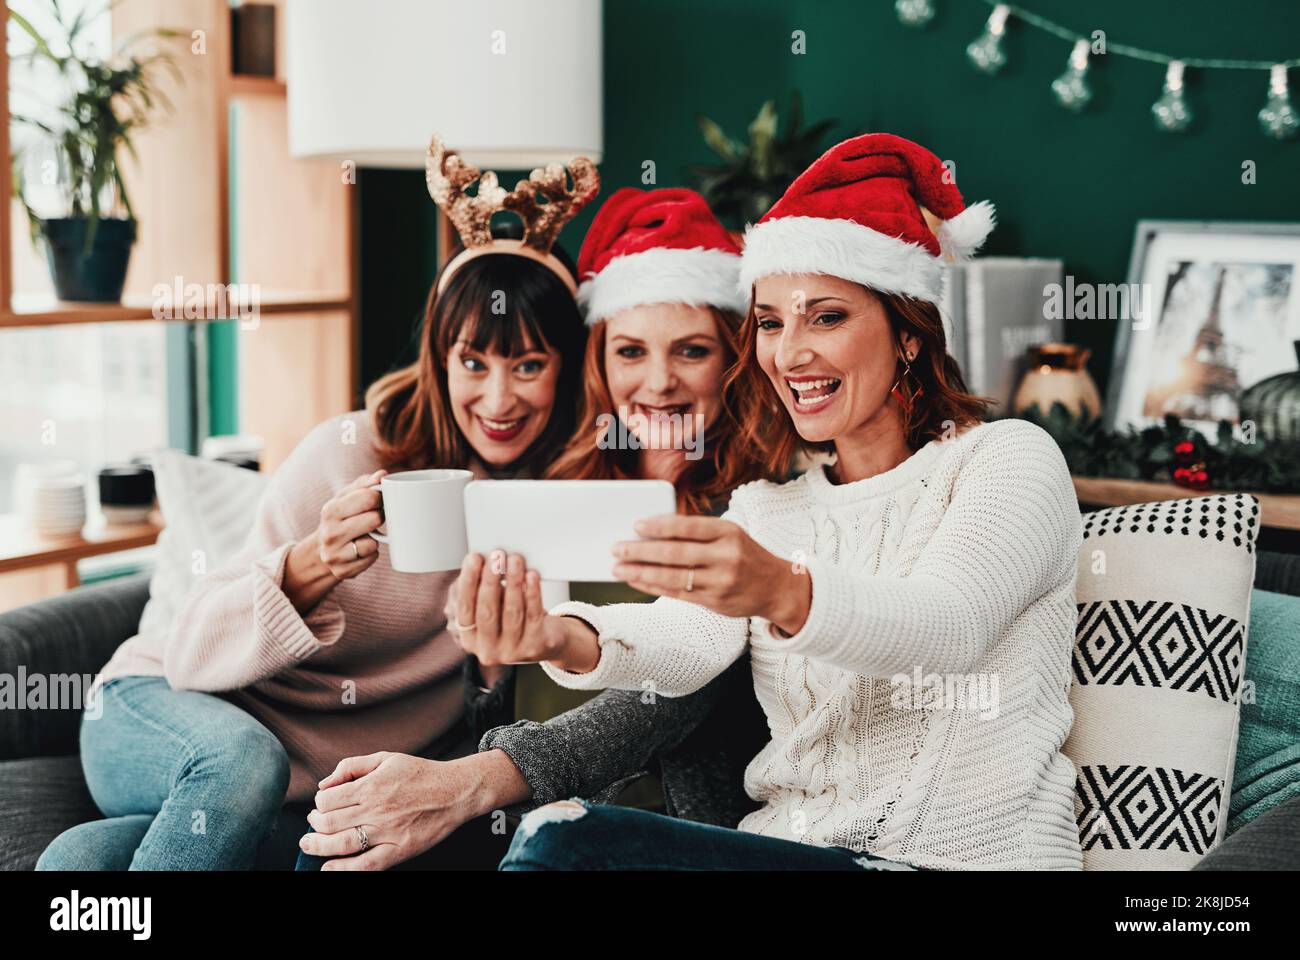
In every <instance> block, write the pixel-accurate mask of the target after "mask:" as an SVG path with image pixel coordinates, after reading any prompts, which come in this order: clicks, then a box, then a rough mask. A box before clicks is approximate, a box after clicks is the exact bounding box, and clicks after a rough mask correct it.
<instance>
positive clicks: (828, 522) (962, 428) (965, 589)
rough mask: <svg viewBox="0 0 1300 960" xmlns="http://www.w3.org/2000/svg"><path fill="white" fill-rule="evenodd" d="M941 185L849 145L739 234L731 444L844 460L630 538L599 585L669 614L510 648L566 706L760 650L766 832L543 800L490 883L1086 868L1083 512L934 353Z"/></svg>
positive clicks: (544, 622) (568, 629) (755, 825)
mask: <svg viewBox="0 0 1300 960" xmlns="http://www.w3.org/2000/svg"><path fill="white" fill-rule="evenodd" d="M949 181H950V178H949V177H948V176H946V170H945V168H944V166H943V164H942V163H941V162H940V161H939V159H938V158H937V157H935V156H934V155H933V154H932V153H930V152H929V151H928V150H925V149H924V148H922V147H919V146H917V145H916V144H914V143H911V142H910V141H907V140H904V139H901V138H899V137H895V136H890V135H886V134H869V135H865V136H860V137H856V138H854V139H852V140H848V141H845V142H844V143H841V144H839V145H838V146H836V147H834V148H832V149H831V150H830V151H828V152H827V153H826V154H825V155H824V156H822V157H821V158H820V159H819V160H818V161H817V162H816V163H814V164H813V166H812V167H810V168H809V169H808V170H807V171H806V172H805V173H804V174H803V175H802V176H800V177H799V178H798V179H797V180H796V181H795V182H794V183H793V184H792V185H791V187H790V189H789V190H788V191H787V192H786V194H785V196H784V197H782V198H781V200H780V201H778V203H777V204H776V205H775V206H774V207H773V208H772V210H771V211H769V212H768V214H767V215H766V216H764V217H763V218H762V219H761V220H760V221H759V223H758V224H756V225H755V226H753V227H752V228H750V230H749V232H748V234H747V238H746V245H745V249H744V254H743V259H742V266H741V288H742V290H743V291H745V292H746V293H749V294H752V300H751V304H750V306H749V311H748V313H747V316H746V321H745V324H744V326H743V327H742V331H741V338H742V348H743V349H744V350H745V351H746V352H747V354H748V355H749V356H750V357H752V361H751V362H750V363H749V364H748V365H747V366H746V369H747V371H748V374H747V375H748V376H750V377H751V378H752V380H753V382H755V383H756V384H758V385H760V386H761V387H762V389H763V390H764V396H765V398H766V410H765V412H764V413H763V414H762V415H759V416H757V417H755V418H754V419H753V420H751V421H750V422H748V423H747V424H746V430H747V436H748V437H749V439H750V442H751V443H752V444H753V445H754V446H755V447H756V448H758V449H762V450H763V451H764V453H765V455H767V456H770V457H773V458H779V457H780V456H782V455H783V454H784V453H785V452H787V451H788V450H790V449H792V448H794V447H795V446H796V445H803V446H805V447H821V448H828V449H830V450H832V451H833V452H834V462H833V463H832V464H831V465H828V466H827V465H819V466H817V467H815V468H813V469H811V470H809V471H808V472H807V473H806V474H804V475H803V476H801V477H800V478H799V479H797V480H794V481H792V482H789V483H785V484H775V483H770V482H767V481H757V482H755V483H751V484H748V485H746V486H744V487H741V488H740V489H738V490H737V491H736V492H735V493H734V494H733V495H732V498H731V502H730V506H729V508H728V510H727V513H726V514H725V515H724V516H723V517H722V518H713V517H682V516H667V517H660V518H656V519H654V520H652V521H647V522H644V523H642V524H641V525H640V526H639V528H638V532H639V533H640V534H641V536H642V537H644V538H645V539H642V540H640V541H634V542H628V543H624V544H621V545H619V546H618V547H617V548H616V555H617V556H618V557H619V561H620V562H619V565H618V566H616V568H615V573H616V575H618V576H620V577H621V579H623V580H624V581H626V582H627V583H629V584H630V585H632V586H633V587H635V588H637V589H640V590H642V591H645V592H649V593H653V594H657V595H658V596H659V597H660V599H659V600H657V601H656V602H654V603H652V604H617V605H611V606H605V607H594V606H590V605H586V604H582V603H568V604H562V605H560V606H557V607H555V608H553V609H552V611H551V613H550V614H546V613H544V611H541V610H535V612H534V613H533V614H532V615H530V616H529V617H527V618H526V620H525V622H524V624H523V625H522V626H521V627H519V629H517V630H514V631H512V635H511V636H503V637H501V638H500V639H499V641H498V646H499V649H498V651H497V653H496V656H499V657H500V658H501V659H503V660H507V661H518V660H527V659H534V660H539V661H542V662H543V665H544V668H545V670H546V672H547V673H548V674H549V675H550V676H551V677H552V678H553V679H554V680H556V681H557V682H558V683H560V684H563V685H565V686H569V687H574V688H603V687H618V688H623V689H631V690H639V689H643V688H644V685H646V684H653V687H654V689H655V690H656V691H657V692H658V693H659V694H661V695H663V696H669V697H672V696H682V695H685V694H689V693H690V692H692V691H693V690H697V689H699V688H700V687H701V686H702V685H704V684H705V683H707V682H708V681H709V680H710V679H711V678H712V677H715V676H717V675H718V674H719V673H721V672H722V671H723V670H724V669H726V667H727V666H728V665H729V664H730V663H732V662H733V661H735V660H736V659H737V658H739V657H740V656H741V655H742V654H744V653H745V652H746V651H748V652H749V654H750V659H751V663H752V667H753V679H754V686H755V690H756V692H757V695H758V699H759V702H760V703H761V704H762V706H763V708H764V710H765V712H766V714H767V719H768V725H769V728H770V734H771V738H770V740H769V742H768V744H767V745H766V746H765V747H764V748H763V749H762V750H761V751H760V752H759V753H758V755H757V756H756V757H754V759H753V760H752V762H751V763H750V764H749V766H748V768H747V770H746V775H745V787H746V790H747V792H748V793H749V795H750V796H751V797H752V798H753V799H754V800H755V801H757V802H759V803H760V804H761V805H762V806H761V807H760V809H758V810H757V811H755V812H754V813H751V814H750V815H748V816H747V817H745V818H744V820H742V821H741V823H740V825H739V826H740V829H739V831H729V830H724V829H718V828H715V827H710V826H707V825H700V824H689V823H682V822H680V821H674V820H670V819H668V818H664V817H658V816H656V815H653V814H648V813H645V812H642V811H634V810H623V809H610V808H599V807H592V806H590V805H588V804H586V803H572V802H570V803H561V804H552V805H550V806H548V807H544V808H542V809H541V810H538V811H536V812H535V813H533V814H530V816H529V817H528V818H525V820H524V821H523V823H522V824H521V826H520V828H519V830H518V831H517V833H516V835H515V839H514V842H513V844H512V846H511V851H510V853H509V854H508V855H507V857H506V859H505V860H504V861H502V867H503V868H504V869H557V868H558V869H563V868H590V867H618V866H625V867H637V868H653V867H663V868H668V869H673V868H706V869H707V868H771V867H783V866H786V867H800V868H819V867H820V868H827V869H859V868H862V867H867V868H871V867H880V866H881V865H882V859H878V858H883V862H884V864H885V865H888V866H897V865H907V866H911V867H918V868H938V869H990V868H992V869H999V868H1000V869H1063V870H1069V869H1075V870H1077V869H1080V868H1081V865H1082V857H1081V852H1080V845H1079V837H1078V831H1077V828H1076V826H1075V821H1074V781H1075V773H1074V767H1073V765H1072V763H1071V762H1070V760H1069V759H1068V758H1067V757H1066V756H1065V755H1064V754H1063V753H1062V750H1061V748H1062V745H1063V743H1064V741H1065V737H1066V734H1067V732H1068V730H1069V726H1070V719H1071V711H1070V705H1069V702H1068V700H1067V691H1068V689H1069V679H1070V672H1069V668H1070V657H1071V651H1072V648H1073V641H1074V628H1075V592H1074V590H1075V577H1076V563H1077V557H1078V550H1079V547H1080V545H1081V539H1082V524H1081V520H1080V515H1079V509H1078V503H1077V500H1076V498H1075V495H1074V490H1073V487H1072V484H1071V480H1070V475H1069V471H1068V469H1067V467H1066V464H1065V461H1064V458H1063V457H1062V455H1061V452H1060V450H1059V449H1058V448H1057V446H1056V444H1055V443H1054V442H1053V441H1052V439H1051V437H1050V436H1049V435H1048V434H1047V433H1046V432H1044V431H1043V430H1041V429H1040V428H1038V427H1036V426H1034V425H1032V424H1030V423H1028V422H1027V421H1022V420H1014V419H1009V420H999V421H993V422H983V421H982V419H981V414H982V413H983V411H984V401H983V400H982V399H981V398H979V397H975V396H972V395H970V394H969V393H968V392H967V390H966V388H965V385H964V383H963V382H962V378H961V375H960V373H959V371H958V369H957V367H956V365H955V364H954V362H953V360H952V359H951V357H949V356H948V354H947V350H946V346H945V342H944V336H943V328H942V325H941V323H940V319H939V313H938V311H937V309H936V308H935V306H934V304H935V302H936V301H937V300H938V299H939V294H940V285H941V282H942V274H941V259H942V257H943V256H944V255H945V254H948V255H952V256H966V255H968V254H970V253H971V252H973V250H974V249H975V248H977V247H978V246H979V245H980V243H981V242H982V241H983V239H984V237H985V236H986V235H987V234H988V232H989V231H990V229H991V228H992V226H993V212H992V208H991V207H989V206H988V205H987V204H976V205H973V206H971V207H967V206H966V205H965V204H964V203H963V202H962V198H961V195H960V194H959V193H958V191H957V188H956V186H955V185H954V184H952V183H951V182H949ZM923 206H924V207H925V208H927V209H928V211H929V212H930V214H932V215H933V216H934V217H936V218H937V219H938V221H939V225H938V228H937V231H932V229H931V228H930V226H929V225H928V223H927V220H926V217H925V214H924V213H923V210H922V207H923ZM750 351H752V353H750ZM531 579H535V577H534V578H530V580H531ZM496 582H497V581H496V580H495V579H491V580H490V579H489V578H487V577H484V578H483V580H482V581H481V584H480V590H483V589H491V585H492V584H495V583H496ZM462 589H463V585H462ZM534 606H536V605H534ZM977 690H978V691H982V694H981V695H979V696H978V697H976V696H973V695H972V696H968V694H972V693H973V691H977ZM957 694H961V695H960V696H958V695H957Z"/></svg>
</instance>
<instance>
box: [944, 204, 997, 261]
mask: <svg viewBox="0 0 1300 960" xmlns="http://www.w3.org/2000/svg"><path fill="white" fill-rule="evenodd" d="M997 224H998V220H997V214H996V211H994V209H993V204H991V203H989V202H988V201H987V200H981V201H980V202H979V203H972V204H971V205H970V206H969V207H967V208H966V209H965V210H963V211H962V212H961V213H959V214H957V216H955V217H952V218H951V219H949V220H945V221H943V223H941V224H940V225H939V246H940V247H941V248H942V249H943V252H944V253H946V254H949V255H950V256H951V257H953V258H954V259H956V260H965V259H966V258H967V257H970V256H971V255H973V254H974V253H975V251H976V250H978V249H979V248H980V247H982V246H983V245H984V241H985V240H986V239H987V238H988V235H989V234H990V233H992V232H993V228H994V227H996V226H997Z"/></svg>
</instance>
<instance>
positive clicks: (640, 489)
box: [465, 480, 677, 582]
mask: <svg viewBox="0 0 1300 960" xmlns="http://www.w3.org/2000/svg"><path fill="white" fill-rule="evenodd" d="M676 511H677V495H676V493H675V492H674V490H673V485H672V484H671V483H669V482H668V481H667V480H475V481H473V482H471V483H469V484H467V485H466V487H465V533H466V538H467V540H468V541H469V550H470V553H480V554H483V555H484V556H487V555H488V554H489V553H491V552H492V551H493V550H505V551H506V552H507V553H518V554H522V555H523V557H524V559H525V560H526V561H527V562H528V566H529V567H531V568H532V569H534V570H536V571H537V572H538V573H540V574H541V576H542V579H543V580H569V581H585V582H593V581H595V582H599V581H607V582H608V581H613V580H614V579H615V577H614V575H613V574H612V573H611V572H610V570H611V568H612V567H613V566H614V563H615V560H614V556H613V554H611V553H610V550H611V549H612V548H613V546H614V544H615V543H617V542H618V541H620V540H637V539H639V538H638V537H637V534H636V531H635V530H634V529H633V524H635V523H636V522H637V521H638V520H642V519H644V518H646V517H654V516H659V515H661V514H665V513H676Z"/></svg>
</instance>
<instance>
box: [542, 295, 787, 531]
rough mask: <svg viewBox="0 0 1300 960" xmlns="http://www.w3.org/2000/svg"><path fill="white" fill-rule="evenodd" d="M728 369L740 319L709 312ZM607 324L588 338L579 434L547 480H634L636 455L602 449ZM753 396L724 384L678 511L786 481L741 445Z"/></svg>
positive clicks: (744, 387)
mask: <svg viewBox="0 0 1300 960" xmlns="http://www.w3.org/2000/svg"><path fill="white" fill-rule="evenodd" d="M710 312H711V313H712V314H713V317H714V321H715V323H716V325H717V329H718V336H719V339H720V340H721V341H722V344H723V350H724V351H725V352H726V354H727V361H728V366H729V367H734V366H735V363H736V360H737V358H738V357H739V356H740V355H741V350H740V343H741V340H740V336H741V318H740V316H739V314H735V313H732V312H730V311H727V310H720V309H717V308H710ZM607 327H608V324H606V323H603V322H602V323H597V324H596V325H595V326H594V327H593V328H592V331H591V334H590V336H588V338H587V354H586V358H585V359H584V360H583V378H582V381H583V385H582V398H581V399H580V400H579V402H578V429H577V431H576V432H575V433H574V435H573V437H572V438H571V439H570V440H569V442H568V444H567V445H566V446H565V448H564V452H563V453H561V454H560V456H559V457H557V458H556V460H555V462H554V463H553V464H551V467H550V469H549V470H548V471H547V476H548V477H556V478H560V479H568V480H630V479H635V478H636V476H637V451H635V450H619V449H615V445H614V444H607V447H608V448H607V449H603V450H602V449H601V443H600V440H601V438H602V435H603V430H605V429H608V428H607V427H602V426H601V425H600V418H601V416H602V415H605V416H606V417H607V419H612V418H614V417H616V416H617V414H616V412H615V410H614V398H613V397H612V396H611V395H610V392H609V381H608V379H607V378H606V376H605V331H606V328H607ZM757 399H758V398H757V396H756V395H755V394H754V393H753V391H752V387H751V385H750V384H748V383H742V382H739V381H733V382H732V383H730V384H724V387H723V392H722V409H721V411H720V413H719V414H718V419H717V421H716V422H715V423H714V424H713V425H712V426H710V427H709V429H708V430H707V431H706V433H705V435H704V444H705V447H704V455H703V456H702V457H700V459H698V460H695V461H692V462H690V465H689V466H688V467H687V468H686V470H685V471H684V472H683V473H682V474H681V475H680V476H679V477H678V478H677V481H676V487H677V504H678V509H679V510H681V511H683V512H685V513H710V512H712V511H714V510H716V508H717V507H718V506H721V505H725V502H726V498H727V497H728V496H729V495H730V493H731V491H732V490H734V489H735V488H736V487H738V486H740V485H741V484H743V483H748V482H749V481H750V480H757V479H759V478H761V477H768V476H771V477H775V478H780V479H784V478H785V475H786V473H787V472H788V466H786V467H779V468H778V467H770V464H771V463H772V462H773V458H771V457H767V456H765V451H762V450H760V449H757V448H755V447H753V446H751V445H748V444H747V443H746V442H745V441H744V437H745V433H746V425H747V424H748V423H750V422H751V421H752V420H753V419H754V417H756V416H757Z"/></svg>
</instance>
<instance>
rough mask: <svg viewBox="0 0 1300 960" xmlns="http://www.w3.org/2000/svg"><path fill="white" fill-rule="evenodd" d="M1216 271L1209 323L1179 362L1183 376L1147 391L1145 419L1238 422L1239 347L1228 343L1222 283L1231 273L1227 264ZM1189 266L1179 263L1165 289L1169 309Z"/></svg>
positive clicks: (1144, 408) (1203, 326) (1239, 393)
mask: <svg viewBox="0 0 1300 960" xmlns="http://www.w3.org/2000/svg"><path fill="white" fill-rule="evenodd" d="M1215 266H1216V267H1217V271H1218V273H1217V276H1216V278H1215V281H1214V294H1213V296H1212V297H1211V298H1210V307H1209V313H1208V315H1207V316H1206V318H1205V323H1204V324H1203V325H1202V326H1201V329H1200V330H1199V331H1197V334H1196V339H1195V340H1194V341H1193V343H1192V347H1191V349H1190V350H1188V351H1187V353H1186V354H1185V355H1184V356H1183V357H1182V358H1181V359H1180V360H1179V362H1178V374H1177V375H1176V376H1175V377H1174V378H1173V379H1172V380H1169V381H1166V382H1165V383H1162V384H1158V385H1156V386H1153V387H1151V389H1150V390H1148V391H1147V396H1146V401H1145V402H1144V404H1143V407H1142V413H1143V415H1144V416H1148V417H1162V416H1164V415H1165V414H1167V413H1172V414H1176V415H1177V416H1179V417H1181V418H1182V419H1184V420H1227V421H1229V422H1231V423H1236V422H1237V420H1238V417H1239V412H1240V411H1239V401H1240V399H1241V384H1240V383H1239V382H1238V379H1237V369H1236V357H1237V348H1235V347H1233V346H1232V345H1231V344H1229V343H1228V342H1227V341H1226V340H1225V338H1224V335H1223V329H1222V327H1221V325H1220V322H1219V313H1220V309H1221V306H1222V300H1223V281H1224V277H1225V276H1226V275H1227V272H1228V268H1227V267H1226V266H1224V265H1222V264H1216V265H1215ZM1185 267H1186V265H1185V264H1180V265H1179V269H1178V270H1177V271H1176V272H1175V273H1174V274H1173V275H1172V276H1171V277H1170V280H1169V283H1168V285H1167V286H1166V288H1165V304H1166V306H1167V305H1168V302H1169V294H1170V292H1171V291H1172V290H1173V288H1174V286H1175V285H1176V284H1177V282H1178V280H1179V279H1181V277H1182V273H1183V271H1184V270H1185ZM1162 312H1163V311H1162Z"/></svg>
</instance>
